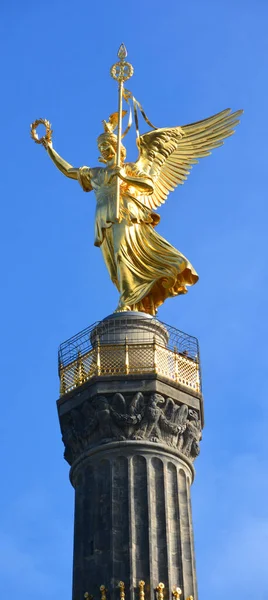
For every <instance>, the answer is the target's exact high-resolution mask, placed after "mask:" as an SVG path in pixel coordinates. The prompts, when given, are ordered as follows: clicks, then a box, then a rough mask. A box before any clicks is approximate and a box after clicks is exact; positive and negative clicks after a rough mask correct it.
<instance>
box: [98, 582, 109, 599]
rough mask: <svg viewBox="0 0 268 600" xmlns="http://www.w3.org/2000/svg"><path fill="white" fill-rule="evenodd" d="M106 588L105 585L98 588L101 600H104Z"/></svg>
mask: <svg viewBox="0 0 268 600" xmlns="http://www.w3.org/2000/svg"><path fill="white" fill-rule="evenodd" d="M106 592H107V590H106V587H105V585H101V586H100V593H101V600H106Z"/></svg>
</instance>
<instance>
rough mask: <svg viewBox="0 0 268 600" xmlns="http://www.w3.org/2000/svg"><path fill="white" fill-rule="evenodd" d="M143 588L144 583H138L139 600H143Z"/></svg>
mask: <svg viewBox="0 0 268 600" xmlns="http://www.w3.org/2000/svg"><path fill="white" fill-rule="evenodd" d="M144 587H145V581H142V580H141V581H139V600H144V598H145V594H144Z"/></svg>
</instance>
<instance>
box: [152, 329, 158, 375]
mask: <svg viewBox="0 0 268 600" xmlns="http://www.w3.org/2000/svg"><path fill="white" fill-rule="evenodd" d="M153 353H154V358H153V360H154V372H155V373H157V348H156V337H155V335H154V341H153Z"/></svg>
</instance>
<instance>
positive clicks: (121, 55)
mask: <svg viewBox="0 0 268 600" xmlns="http://www.w3.org/2000/svg"><path fill="white" fill-rule="evenodd" d="M117 56H118V58H120V60H124V59H125V58H126V57H127V49H126V46H125V44H123V43H122V44H120V46H119V50H118V52H117Z"/></svg>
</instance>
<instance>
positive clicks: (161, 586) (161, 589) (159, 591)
mask: <svg viewBox="0 0 268 600" xmlns="http://www.w3.org/2000/svg"><path fill="white" fill-rule="evenodd" d="M164 589H165V584H164V583H159V584H158V586H157V588H156V591H157V600H164Z"/></svg>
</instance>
